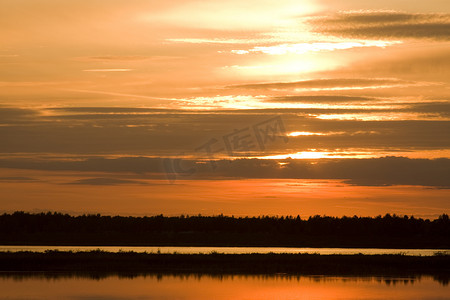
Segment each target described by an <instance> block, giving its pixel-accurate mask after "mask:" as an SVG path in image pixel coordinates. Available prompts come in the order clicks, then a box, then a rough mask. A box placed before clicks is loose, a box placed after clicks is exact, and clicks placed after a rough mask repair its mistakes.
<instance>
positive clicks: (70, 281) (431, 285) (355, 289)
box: [0, 272, 449, 300]
mask: <svg viewBox="0 0 450 300" xmlns="http://www.w3.org/2000/svg"><path fill="white" fill-rule="evenodd" d="M0 291H1V294H0V299H30V298H32V299H188V300H190V299H412V298H414V299H439V298H445V297H446V296H448V293H449V287H448V278H447V279H445V280H444V279H442V278H439V277H432V276H425V275H423V276H402V277H395V276H365V277H359V276H358V277H356V276H349V277H347V276H344V277H343V276H304V275H290V274H266V275H242V274H238V275H235V274H198V273H189V274H187V273H183V274H176V273H173V274H167V273H164V274H162V273H92V272H90V273H66V272H62V273H55V272H52V273H49V272H22V273H17V272H11V273H4V272H3V273H0Z"/></svg>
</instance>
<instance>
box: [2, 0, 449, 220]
mask: <svg viewBox="0 0 450 300" xmlns="http://www.w3.org/2000/svg"><path fill="white" fill-rule="evenodd" d="M0 7H1V9H0V36H1V43H0V213H2V212H12V211H16V210H25V211H31V212H40V211H48V210H51V211H60V212H67V213H72V214H80V213H97V212H98V213H102V214H127V215H144V214H146V215H154V214H160V213H163V214H166V215H179V214H198V213H201V214H204V215H212V214H220V213H223V214H226V215H235V216H244V215H297V214H299V215H301V216H302V217H307V216H309V215H315V214H320V215H323V214H326V215H333V216H342V215H351V216H352V215H361V216H375V215H379V214H382V215H384V214H385V213H391V214H392V213H396V214H400V215H403V214H407V215H414V216H418V217H427V218H435V217H436V216H438V215H440V214H442V213H449V212H450V1H448V0H428V1H405V0H389V1H388V0H379V1H367V0H343V1H332V0H295V1H294V0H277V1H273V0H260V1H253V0H245V1H242V0H241V1H235V0H229V1H217V0H208V1H190V0H174V1H154V0H126V1H125V0H90V1H82V0H77V1H75V0H65V1H60V0H59V1H57V0H0Z"/></svg>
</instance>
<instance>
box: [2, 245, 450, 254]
mask: <svg viewBox="0 0 450 300" xmlns="http://www.w3.org/2000/svg"><path fill="white" fill-rule="evenodd" d="M97 249H100V250H103V251H109V252H119V251H134V252H149V253H150V252H153V253H156V252H158V251H159V252H161V253H174V252H176V253H182V254H193V253H211V252H217V253H225V254H241V253H270V252H272V253H318V254H322V255H327V254H358V253H362V254H366V255H371V254H405V255H421V256H431V255H434V254H435V253H446V254H450V250H437V249H358V248H277V247H116V246H114V247H113V246H108V247H81V246H73V247H67V246H0V251H3V252H4V251H11V252H17V251H34V252H44V251H46V250H60V251H91V250H97Z"/></svg>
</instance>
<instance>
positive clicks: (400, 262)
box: [0, 251, 450, 282]
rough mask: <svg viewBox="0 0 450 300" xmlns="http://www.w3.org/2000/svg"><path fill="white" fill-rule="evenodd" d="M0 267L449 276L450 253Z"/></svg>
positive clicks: (68, 261)
mask: <svg viewBox="0 0 450 300" xmlns="http://www.w3.org/2000/svg"><path fill="white" fill-rule="evenodd" d="M0 272H75V273H78V272H79V273H83V272H88V273H89V272H100V273H108V272H119V273H120V272H123V273H130V272H131V273H133V272H135V273H150V272H152V273H155V272H161V273H208V274H275V273H286V274H302V275H350V276H358V275H361V276H374V275H383V276H386V275H392V276H415V275H431V276H438V277H439V278H442V280H444V281H447V282H448V279H449V277H450V255H436V256H426V257H421V256H404V255H318V254H216V253H211V254H154V253H136V252H120V253H111V252H102V251H91V252H60V251H48V252H45V253H36V252H16V253H13V252H2V253H0Z"/></svg>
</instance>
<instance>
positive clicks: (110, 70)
mask: <svg viewBox="0 0 450 300" xmlns="http://www.w3.org/2000/svg"><path fill="white" fill-rule="evenodd" d="M83 71H84V72H130V71H133V69H87V70H83Z"/></svg>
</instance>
